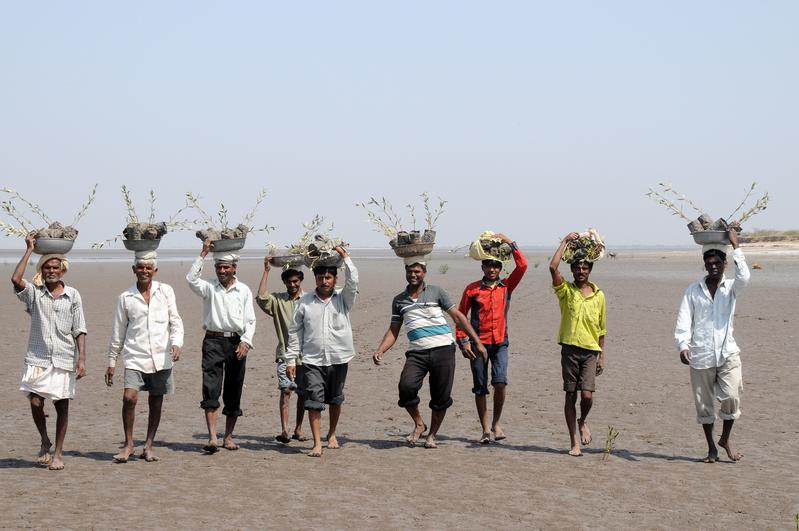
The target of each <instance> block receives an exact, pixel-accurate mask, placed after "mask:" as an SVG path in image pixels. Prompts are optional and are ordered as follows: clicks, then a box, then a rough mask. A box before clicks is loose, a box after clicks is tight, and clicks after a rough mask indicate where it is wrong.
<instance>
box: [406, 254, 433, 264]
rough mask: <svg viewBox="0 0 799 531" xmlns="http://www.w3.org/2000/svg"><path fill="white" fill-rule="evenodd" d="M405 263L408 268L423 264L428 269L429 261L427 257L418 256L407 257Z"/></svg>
mask: <svg viewBox="0 0 799 531" xmlns="http://www.w3.org/2000/svg"><path fill="white" fill-rule="evenodd" d="M402 261H403V262H405V265H406V266H412V265H413V264H421V265H423V266H425V267H427V260H426V256H425V255H422V254H420V255H417V256H406V257H404V258H403V259H402Z"/></svg>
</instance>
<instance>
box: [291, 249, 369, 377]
mask: <svg viewBox="0 0 799 531" xmlns="http://www.w3.org/2000/svg"><path fill="white" fill-rule="evenodd" d="M344 275H345V280H344V287H343V288H341V289H337V290H335V291H334V292H333V295H331V296H330V297H329V298H328V299H327V300H324V301H323V300H322V299H320V298H319V295H317V294H316V290H314V291H313V292H312V293H306V294H305V295H303V296H302V297H300V300H299V301H297V306H296V307H295V309H294V318H293V319H292V321H291V324H290V326H289V343H288V347H287V348H286V356H285V357H286V362H287V363H288V365H295V364H296V360H297V358H298V357H300V354H302V363H303V364H308V365H316V366H321V367H329V366H330V365H338V364H340V363H347V362H348V361H350V360H351V359H352V358H353V357H354V356H355V347H354V346H353V344H352V323H350V311H351V310H352V306H353V304H355V296H356V295H357V294H358V270H357V269H356V268H355V264H353V263H352V260H351V259H350V257H349V256H347V257H345V258H344Z"/></svg>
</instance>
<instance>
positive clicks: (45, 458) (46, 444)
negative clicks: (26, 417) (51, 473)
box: [28, 393, 53, 465]
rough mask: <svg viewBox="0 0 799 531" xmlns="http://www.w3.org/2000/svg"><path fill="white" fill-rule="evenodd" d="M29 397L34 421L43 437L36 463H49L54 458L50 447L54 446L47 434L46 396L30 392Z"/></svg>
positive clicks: (40, 435)
mask: <svg viewBox="0 0 799 531" xmlns="http://www.w3.org/2000/svg"><path fill="white" fill-rule="evenodd" d="M28 399H29V400H30V403H31V415H32V416H33V423H34V424H35V425H36V429H37V430H39V437H41V440H42V446H41V447H40V448H39V453H38V455H37V456H36V464H38V465H49V464H50V461H51V460H52V459H53V456H52V454H51V453H50V448H51V447H52V446H53V443H52V442H50V437H49V436H48V435H47V417H46V416H45V414H44V398H43V397H41V396H39V395H37V394H34V393H30V394H29V395H28Z"/></svg>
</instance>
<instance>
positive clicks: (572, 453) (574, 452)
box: [569, 444, 583, 457]
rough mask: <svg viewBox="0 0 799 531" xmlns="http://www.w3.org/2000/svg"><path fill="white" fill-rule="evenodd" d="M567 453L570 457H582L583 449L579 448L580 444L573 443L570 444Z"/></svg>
mask: <svg viewBox="0 0 799 531" xmlns="http://www.w3.org/2000/svg"><path fill="white" fill-rule="evenodd" d="M569 455H570V456H572V457H582V455H583V451H582V450H581V449H580V445H579V444H575V445H574V446H572V447H571V450H569Z"/></svg>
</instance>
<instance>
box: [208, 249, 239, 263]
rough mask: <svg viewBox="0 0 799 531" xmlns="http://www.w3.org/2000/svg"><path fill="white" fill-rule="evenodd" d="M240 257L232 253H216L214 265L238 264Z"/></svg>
mask: <svg viewBox="0 0 799 531" xmlns="http://www.w3.org/2000/svg"><path fill="white" fill-rule="evenodd" d="M239 258H240V257H239V255H237V254H236V253H231V252H221V251H220V252H216V253H214V263H217V264H219V263H222V262H226V263H236V262H238V261H239Z"/></svg>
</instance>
